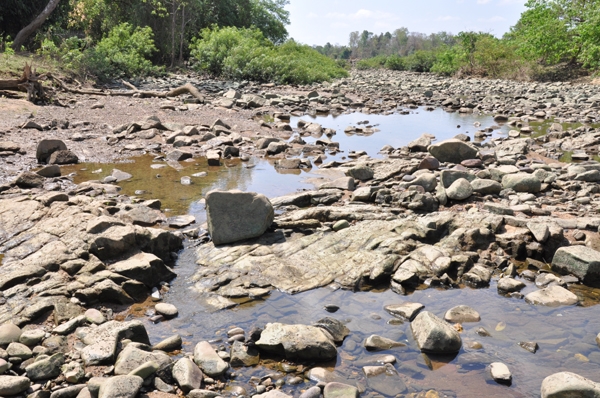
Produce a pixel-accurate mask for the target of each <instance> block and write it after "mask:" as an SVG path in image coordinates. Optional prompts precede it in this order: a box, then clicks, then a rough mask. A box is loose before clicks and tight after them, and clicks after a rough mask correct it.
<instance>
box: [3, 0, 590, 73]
mask: <svg viewBox="0 0 600 398" xmlns="http://www.w3.org/2000/svg"><path fill="white" fill-rule="evenodd" d="M288 3H289V0H28V1H23V0H2V1H0V51H4V52H14V51H17V52H19V51H22V50H26V51H31V52H36V53H38V54H41V55H43V56H46V57H49V58H53V59H56V60H58V61H59V62H60V63H61V64H63V65H65V66H66V67H67V68H70V69H74V70H79V71H84V72H85V73H89V74H90V75H91V76H93V77H99V78H101V79H102V78H105V79H109V78H115V77H118V76H123V75H144V74H152V73H159V72H160V71H162V70H164V67H169V66H171V67H172V66H177V65H182V64H186V65H188V66H190V64H193V66H195V67H196V68H199V69H200V70H205V71H207V72H211V73H215V71H216V70H218V71H219V73H221V74H225V75H228V76H229V77H236V78H242V77H243V78H254V79H259V80H267V79H275V80H278V81H282V82H283V81H286V82H310V81H313V79H315V80H319V79H331V78H334V77H338V76H343V75H344V74H345V72H344V71H343V70H342V68H347V67H348V66H349V63H348V62H347V61H348V60H352V61H353V63H354V64H355V65H356V67H357V68H359V69H368V68H388V69H394V70H410V71H416V72H434V73H439V74H444V75H453V76H472V75H477V76H485V77H492V78H513V79H537V78H543V77H544V76H546V75H548V73H549V72H548V71H553V70H561V68H562V69H565V70H571V69H573V70H586V71H592V72H597V71H598V70H599V69H600V0H528V1H527V3H526V10H525V11H524V12H523V14H522V15H521V17H520V19H519V20H518V21H517V23H516V24H515V25H514V26H513V27H512V28H511V29H510V31H509V32H508V33H506V34H505V35H504V36H503V37H501V38H499V37H495V36H493V35H491V34H489V33H486V32H459V33H458V34H452V33H449V32H438V33H433V34H422V33H418V32H411V31H409V30H408V29H407V28H399V29H396V30H395V31H393V32H385V33H380V34H375V33H373V32H369V31H367V30H365V31H363V32H358V31H357V32H352V33H350V36H349V41H348V44H347V45H332V44H330V43H327V44H326V45H324V46H315V47H313V48H310V47H308V46H304V45H301V44H299V43H297V42H295V41H293V40H289V39H288V32H287V29H286V26H287V25H288V24H289V12H288V11H287V10H286V9H285V6H286V5H287V4H288ZM215 32H216V33H215ZM213 33H215V34H213ZM319 53H320V54H319ZM199 57H200V58H199ZM202 57H204V58H202ZM288 61H289V62H288ZM334 61H335V62H334ZM215 62H216V63H215ZM215 65H216V66H215ZM209 66H210V67H209ZM553 68H554V69H553ZM313 72H314V73H313Z"/></svg>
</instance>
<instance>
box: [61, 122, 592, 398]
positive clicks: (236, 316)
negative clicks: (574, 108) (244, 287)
mask: <svg viewBox="0 0 600 398" xmlns="http://www.w3.org/2000/svg"><path fill="white" fill-rule="evenodd" d="M431 114H432V113H427V115H431ZM450 115H453V114H450ZM454 115H458V114H454ZM356 117H358V119H359V120H370V119H373V117H374V115H358V116H356ZM382 117H383V116H382ZM401 117H402V118H406V119H405V120H411V119H410V118H411V117H412V116H411V115H407V116H401ZM450 120H451V124H454V123H455V119H450ZM370 121H372V120H370ZM344 123H345V122H344ZM463 124H466V123H465V122H463ZM323 125H324V126H325V127H332V126H328V125H327V124H326V123H323ZM482 126H485V125H484V124H482ZM444 128H445V131H447V132H448V133H451V134H452V135H455V134H457V133H459V132H462V131H461V130H459V129H456V126H454V129H456V130H454V129H452V125H449V124H448V123H446V124H445V127H444ZM471 129H472V128H471ZM341 130H342V133H341V134H342V135H344V134H343V128H342V129H341ZM381 130H382V131H381V132H379V133H375V134H374V137H378V139H379V140H380V142H378V143H376V144H370V145H373V148H375V147H376V148H377V150H378V149H379V148H380V147H381V146H383V145H380V144H381V143H382V142H385V143H391V144H392V145H394V146H400V145H405V144H406V143H407V142H408V141H410V140H412V139H413V138H411V137H409V135H406V136H404V137H403V138H402V140H401V142H400V141H398V142H392V140H393V138H392V137H391V135H390V133H389V130H387V129H384V128H382V129H381ZM422 130H423V129H421V130H419V134H418V135H420V134H421V133H423V132H426V131H422ZM472 130H474V129H472ZM386 131H388V133H386ZM396 131H405V128H404V127H403V126H402V125H400V126H398V127H397V128H396ZM428 132H431V131H428ZM339 134H340V133H339V132H338V135H339ZM418 135H417V136H418ZM354 138H355V137H354ZM354 138H353V137H348V139H349V140H352V139H354ZM365 138H369V139H370V137H365ZM444 138H448V137H447V136H440V135H439V134H438V139H444ZM407 140H408V141H407ZM334 141H336V139H335V137H334ZM349 142H353V141H348V142H346V143H344V144H343V145H342V149H344V150H350V149H355V150H358V149H365V148H364V147H362V143H361V144H360V145H359V146H358V147H357V148H352V147H350V144H348V143H349ZM364 142H367V141H366V140H365V141H364ZM369 142H370V141H369ZM352 145H354V144H352ZM361 147H362V148H361ZM368 152H369V154H370V155H375V153H371V151H368ZM154 164H165V163H161V162H154V161H153V158H152V157H150V156H146V157H142V158H137V159H135V160H134V161H132V162H129V163H122V164H113V165H107V164H79V165H75V166H70V167H65V168H63V174H67V173H72V172H74V173H76V175H75V177H74V179H75V182H82V181H86V180H89V179H101V178H103V177H104V176H107V175H110V173H111V172H112V169H113V168H118V169H120V170H122V171H125V172H128V173H130V174H132V175H133V178H132V179H131V180H130V181H125V182H122V183H121V184H120V185H121V186H122V187H123V193H125V194H128V195H136V196H139V197H140V198H147V199H149V198H157V199H160V200H161V201H162V203H163V209H170V210H169V211H168V212H167V214H168V215H174V214H182V213H191V214H194V215H195V216H196V219H197V220H198V223H202V222H204V220H205V214H204V206H203V205H202V203H201V202H200V199H201V198H202V197H203V196H204V195H205V194H206V192H208V191H209V190H211V189H215V188H222V189H241V190H245V191H256V192H260V193H263V194H266V195H267V196H268V197H275V196H280V195H284V194H289V193H292V192H294V191H296V190H299V189H309V188H311V187H312V185H311V183H309V181H308V179H313V178H320V177H321V176H320V175H319V174H318V172H317V170H316V169H313V170H311V171H309V172H305V171H299V172H296V173H294V174H280V173H279V172H278V171H277V170H276V169H274V167H273V164H272V161H269V160H265V159H252V160H251V162H249V163H241V162H239V161H231V162H227V163H226V164H225V165H223V166H221V167H209V166H208V165H207V164H206V160H205V159H194V161H193V162H189V163H187V162H183V163H181V166H182V167H183V169H182V170H176V169H174V168H172V167H170V166H166V164H165V167H163V168H160V169H153V168H151V166H152V165H154ZM100 169H101V171H99V172H97V171H98V170H100ZM199 172H206V173H207V176H205V177H198V178H195V177H192V184H191V185H189V186H185V185H181V183H180V180H181V177H182V176H191V175H192V174H194V173H199ZM157 174H160V177H157ZM136 191H144V192H137V193H136ZM187 245H188V246H187V248H186V249H184V250H183V251H182V252H181V253H180V258H179V260H178V262H177V265H176V267H175V271H176V272H177V274H178V277H177V278H176V279H175V280H173V281H172V284H171V290H170V291H169V293H167V295H166V296H165V298H164V301H165V302H168V303H172V304H174V305H175V306H177V308H178V309H179V316H178V317H177V318H175V319H173V320H170V321H167V322H163V323H159V324H156V325H155V324H152V323H151V322H150V321H148V319H147V317H146V316H145V315H144V312H145V308H147V307H146V306H144V305H138V306H134V308H133V311H132V315H130V316H133V317H140V318H141V319H142V320H144V322H145V325H146V327H147V328H148V330H149V332H150V333H149V334H150V336H151V339H152V342H153V343H155V342H158V341H160V340H161V339H163V338H165V337H168V336H171V335H173V334H180V335H182V337H183V340H184V342H185V346H184V351H187V352H192V351H193V346H194V344H195V343H197V342H199V341H201V340H213V339H217V338H224V337H225V335H226V331H227V330H228V329H230V328H232V327H234V326H239V327H242V328H244V329H245V330H249V329H250V328H251V327H254V326H259V327H264V326H265V324H267V323H269V322H283V323H302V324H307V323H311V322H314V321H317V320H318V319H320V318H323V317H325V316H332V317H334V318H336V319H340V320H342V321H343V322H345V323H346V325H347V327H348V328H349V329H350V331H351V333H350V335H349V336H348V337H347V338H346V340H345V341H344V343H343V345H342V346H341V347H340V349H339V350H338V358H337V360H336V361H335V362H331V363H327V364H321V365H320V366H324V367H326V368H327V369H329V370H331V371H333V372H334V373H335V375H337V377H339V378H340V379H343V380H345V381H346V382H349V383H353V384H356V385H358V386H360V387H361V389H364V390H365V393H364V394H363V396H368V397H380V396H394V395H396V394H395V393H393V386H394V385H393V384H390V383H389V382H386V383H381V382H367V381H366V380H365V377H364V374H363V372H362V366H365V365H375V363H374V361H373V358H374V357H375V356H376V355H379V354H381V353H382V352H378V353H370V352H367V351H366V350H365V349H364V348H363V341H364V339H365V338H366V337H368V336H369V335H371V334H378V335H382V336H385V337H389V338H392V339H395V340H398V341H403V342H405V343H406V344H407V346H406V347H402V348H396V349H393V350H389V351H385V352H383V353H390V354H393V355H394V356H395V357H396V358H397V359H398V361H397V363H396V364H395V368H396V369H397V370H398V372H399V374H400V379H401V381H402V382H403V383H404V384H405V385H406V386H407V388H408V392H418V391H422V390H428V389H435V390H438V391H439V392H441V393H443V396H444V395H445V396H448V397H538V396H539V389H540V385H541V382H542V380H543V379H544V378H545V377H546V376H548V375H550V374H552V373H555V372H559V371H571V372H575V373H578V374H581V375H582V376H585V377H589V378H591V379H594V380H596V381H600V376H598V375H599V374H600V351H599V350H598V346H597V345H596V342H595V338H596V334H597V333H598V332H600V307H599V306H597V305H595V304H596V303H598V300H599V297H600V291H599V290H597V289H587V288H577V289H573V291H574V292H575V293H576V294H578V295H580V296H581V297H582V298H585V300H586V301H585V305H586V306H573V307H563V308H558V309H551V308H545V307H535V306H531V305H528V304H526V303H525V302H524V301H523V300H518V299H512V298H506V297H503V296H500V295H498V294H497V291H496V281H493V282H492V286H491V287H490V288H487V289H480V290H473V289H469V288H465V289H455V290H435V289H426V290H417V291H416V292H414V293H413V294H412V295H410V296H408V297H402V296H398V295H396V294H395V293H393V292H392V291H390V290H389V289H387V287H382V288H380V289H373V290H371V291H364V292H349V291H342V290H332V289H329V288H323V289H318V290H313V291H310V292H305V293H302V294H298V295H294V296H290V295H287V294H284V293H281V292H278V291H273V292H272V294H271V295H270V296H268V297H266V298H264V299H261V300H255V301H251V302H246V303H242V302H240V305H238V306H237V307H236V308H234V309H231V310H224V311H220V312H213V313H211V312H209V309H208V308H207V307H204V306H203V305H202V303H203V297H202V296H201V295H199V294H198V293H196V292H195V291H193V290H192V289H191V287H192V285H193V282H192V281H191V276H192V275H193V274H194V273H195V271H196V268H197V265H196V257H195V250H194V248H193V247H191V246H193V243H190V242H188V243H187ZM526 283H527V284H528V287H527V288H526V289H525V290H524V291H523V293H525V294H526V293H528V292H530V291H533V290H535V289H536V287H535V286H534V285H533V284H532V283H530V282H526ZM403 301H413V302H420V303H422V304H424V305H425V306H426V308H425V309H426V310H428V311H431V312H433V313H434V314H436V315H438V316H440V317H442V316H443V315H444V313H445V311H447V310H448V309H449V308H451V307H453V306H456V305H461V304H465V305H470V306H472V307H473V308H475V309H476V310H477V311H478V312H479V313H480V314H481V319H482V320H481V321H480V322H478V323H472V324H463V328H464V331H463V332H462V338H463V349H462V350H461V352H460V353H459V354H458V355H457V356H455V357H452V358H428V357H427V356H425V355H423V354H421V353H420V352H419V350H418V349H417V346H416V343H415V341H414V339H413V337H412V333H411V330H410V324H409V323H402V322H398V321H397V320H394V319H393V317H392V316H390V315H389V314H387V313H386V312H385V311H384V309H383V308H384V306H385V305H387V304H394V303H400V302H403ZM325 304H335V305H338V306H339V307H340V310H339V311H338V312H336V313H335V314H329V313H328V312H326V311H325V310H324V309H323V307H324V305H325ZM479 327H484V328H485V329H486V330H487V331H488V332H489V333H490V334H491V336H490V337H481V336H479V335H477V334H476V333H475V330H476V329H477V328H479ZM521 341H535V342H537V343H538V344H539V347H540V349H539V351H538V352H537V353H536V354H531V353H530V352H528V351H525V350H524V349H522V348H521V347H519V346H518V345H517V344H518V343H519V342H521ZM475 342H478V343H481V345H482V348H481V349H471V348H469V347H471V346H472V345H473V343H475ZM279 361H281V358H275V359H273V358H271V359H264V360H263V362H262V363H261V365H259V366H256V367H253V368H239V369H235V372H236V373H237V374H238V376H237V377H236V378H235V379H234V380H233V381H231V382H230V384H231V385H239V386H242V387H244V388H246V390H247V391H248V394H249V395H251V394H253V393H254V391H255V390H254V387H253V386H252V385H250V383H249V380H250V377H252V376H257V377H263V376H265V375H267V374H271V375H272V377H273V379H274V380H275V379H277V378H284V379H287V378H288V377H290V376H293V375H296V374H300V375H303V373H302V372H296V373H290V374H285V373H284V372H283V371H282V370H281V369H280V368H279V367H278V363H280V362H279ZM496 361H501V362H504V363H506V364H507V365H508V366H509V368H510V369H511V371H512V373H513V384H512V385H511V386H510V387H507V386H501V385H498V384H496V383H495V382H493V381H492V380H491V377H490V375H489V370H488V368H487V367H488V365H489V364H490V363H492V362H496ZM314 384H315V383H314V382H313V381H308V380H305V382H304V383H302V384H299V385H296V386H290V385H286V386H284V387H283V390H284V391H285V392H287V393H290V394H293V395H294V396H297V395H298V394H299V392H300V391H301V390H303V389H306V388H308V387H310V386H312V385H314Z"/></svg>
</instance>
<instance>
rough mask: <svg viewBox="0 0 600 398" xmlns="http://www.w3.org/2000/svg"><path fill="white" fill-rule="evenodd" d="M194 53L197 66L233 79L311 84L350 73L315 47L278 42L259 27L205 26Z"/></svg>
mask: <svg viewBox="0 0 600 398" xmlns="http://www.w3.org/2000/svg"><path fill="white" fill-rule="evenodd" d="M191 54H192V57H193V58H194V59H195V60H196V68H197V69H199V70H202V71H206V72H209V73H211V74H213V75H217V76H224V77H228V78H233V79H249V80H257V81H275V82H279V83H292V84H309V83H313V82H321V81H326V80H331V79H333V78H337V77H343V76H347V72H346V71H345V70H344V69H343V68H341V67H340V66H338V65H337V63H336V62H335V61H334V60H332V59H330V58H327V57H325V56H324V55H321V54H319V53H318V52H317V51H316V50H314V49H312V48H311V47H309V46H305V45H300V44H298V43H296V42H295V41H293V40H289V41H287V42H285V43H284V44H281V45H274V44H273V43H272V42H271V41H269V40H268V39H266V38H265V37H264V35H263V34H262V32H261V31H260V30H258V29H256V28H254V29H239V28H235V27H226V28H216V27H215V28H213V29H204V30H203V31H202V32H201V34H200V37H198V38H196V39H194V40H193V41H192V44H191Z"/></svg>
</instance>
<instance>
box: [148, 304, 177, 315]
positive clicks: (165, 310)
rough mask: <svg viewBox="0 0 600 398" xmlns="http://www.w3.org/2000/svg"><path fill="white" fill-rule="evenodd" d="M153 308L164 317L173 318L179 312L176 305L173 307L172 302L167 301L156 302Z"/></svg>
mask: <svg viewBox="0 0 600 398" xmlns="http://www.w3.org/2000/svg"><path fill="white" fill-rule="evenodd" d="M154 309H155V310H156V312H158V313H159V314H161V315H163V316H164V317H165V318H174V317H176V316H177V314H178V313H179V311H178V310H177V307H175V306H174V305H173V304H167V303H158V304H156V305H155V306H154Z"/></svg>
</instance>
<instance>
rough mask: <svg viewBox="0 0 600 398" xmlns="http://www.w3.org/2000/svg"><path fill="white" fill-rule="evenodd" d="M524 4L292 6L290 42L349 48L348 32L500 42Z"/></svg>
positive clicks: (328, 2) (336, 1) (322, 2)
mask: <svg viewBox="0 0 600 398" xmlns="http://www.w3.org/2000/svg"><path fill="white" fill-rule="evenodd" d="M525 2H526V0H420V1H419V0H417V1H415V0H370V1H359V0H343V1H342V0H290V4H289V5H288V6H287V9H288V10H289V11H290V21H291V24H290V26H288V32H289V33H290V37H292V38H294V39H295V40H297V41H299V42H301V43H304V44H310V45H323V44H325V43H327V42H330V43H331V44H348V37H349V35H350V32H352V31H361V32H362V31H363V30H365V29H366V30H368V31H371V32H374V33H381V32H386V31H389V32H393V31H394V30H395V29H397V28H400V27H406V28H408V30H409V31H411V32H420V33H434V32H439V31H447V32H451V33H458V32H460V31H464V30H474V31H482V32H488V33H491V34H493V35H496V36H502V35H503V34H504V33H506V32H507V31H508V30H509V29H510V27H511V26H513V25H514V24H515V23H516V22H517V21H518V20H519V16H520V15H521V13H522V12H523V11H524V10H525Z"/></svg>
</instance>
